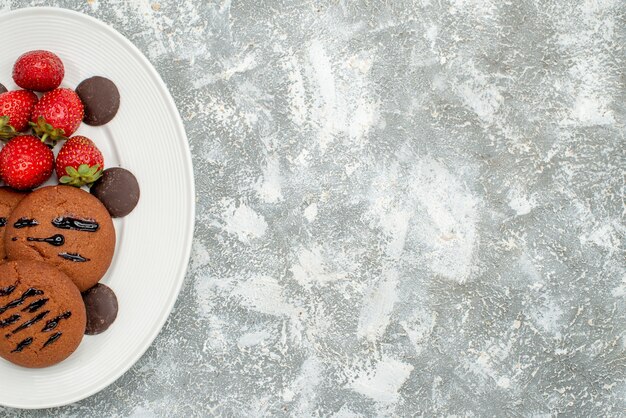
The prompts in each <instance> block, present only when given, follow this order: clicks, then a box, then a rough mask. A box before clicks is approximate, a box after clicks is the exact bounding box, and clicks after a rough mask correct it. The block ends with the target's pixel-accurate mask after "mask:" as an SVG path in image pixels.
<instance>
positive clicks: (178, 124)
mask: <svg viewBox="0 0 626 418" xmlns="http://www.w3.org/2000/svg"><path fill="white" fill-rule="evenodd" d="M31 13H43V14H45V13H58V14H65V15H68V16H71V18H75V19H85V20H87V21H88V22H89V23H91V24H93V25H97V26H99V27H100V28H102V29H103V30H104V31H106V32H107V33H108V34H109V35H111V36H113V37H114V38H116V39H117V40H118V41H120V42H121V43H122V44H124V45H125V46H126V47H127V48H129V49H130V50H131V51H132V52H133V53H134V54H135V55H136V56H137V59H138V60H139V61H140V62H141V63H142V64H143V66H144V67H145V69H146V70H147V71H148V73H149V75H150V76H151V77H152V78H153V79H154V80H155V81H156V83H157V84H158V86H159V87H160V88H161V89H162V91H163V92H164V96H165V105H166V107H167V108H168V110H169V111H170V112H171V114H172V116H173V119H174V120H175V127H174V128H175V129H176V131H177V132H178V134H179V135H180V137H181V138H183V139H185V140H184V141H181V142H182V144H181V145H182V147H183V158H184V160H185V163H186V164H185V167H184V168H183V171H184V173H185V175H186V177H187V179H188V180H189V181H187V182H186V183H187V187H188V191H189V193H190V196H191V199H190V201H189V208H188V213H187V216H189V218H188V219H189V220H190V222H189V223H188V231H187V234H186V235H187V237H188V238H187V239H186V240H185V243H184V248H183V260H182V261H184V263H182V262H181V264H180V265H181V267H179V271H178V274H177V275H176V278H177V283H176V287H175V291H174V292H172V294H171V296H170V298H169V300H168V301H167V303H166V304H165V305H164V309H163V310H162V311H161V316H160V318H159V319H158V321H157V326H155V327H154V328H153V329H152V331H151V332H150V333H149V334H147V335H146V338H145V343H144V344H143V346H140V349H139V350H137V353H136V354H135V355H133V356H129V357H128V358H127V359H126V361H125V362H123V363H122V366H121V367H120V368H119V370H117V371H116V372H115V373H113V374H112V375H111V377H110V378H109V379H106V380H103V382H102V383H101V384H99V385H97V386H95V387H94V388H93V389H91V390H88V391H87V392H85V393H82V394H79V395H77V396H73V397H70V398H67V399H63V400H59V401H58V402H48V403H46V404H38V405H27V404H11V403H6V402H5V401H2V400H0V406H3V407H7V408H15V409H23V410H36V409H46V408H58V407H62V406H66V405H70V404H73V403H76V402H78V401H81V400H83V399H86V398H89V397H91V396H93V395H95V394H97V393H99V392H101V391H102V390H104V389H106V388H107V387H108V386H110V385H111V384H113V383H115V382H116V381H117V380H118V379H119V378H121V377H122V376H123V375H124V374H126V372H128V371H129V370H130V369H131V368H132V367H133V366H134V365H135V364H136V363H137V362H138V361H139V360H140V359H141V358H142V357H143V355H144V354H145V353H146V351H148V349H149V348H150V347H151V346H152V344H153V343H154V340H155V339H156V338H157V336H158V335H159V334H160V333H161V331H162V330H163V327H164V325H165V323H166V322H167V320H168V318H169V317H170V315H171V313H172V310H173V309H174V305H175V303H176V301H177V300H178V296H179V295H180V291H181V289H182V286H183V284H184V282H185V278H186V276H187V272H188V270H189V263H190V257H191V249H192V245H193V237H194V231H195V222H196V216H195V215H196V199H195V196H196V191H195V178H194V172H193V160H192V158H191V149H190V146H189V138H188V137H187V133H186V131H185V126H184V124H183V121H182V118H181V116H180V112H179V111H178V108H177V107H176V102H175V101H174V98H173V97H172V94H171V92H170V90H169V89H168V87H167V84H165V82H164V81H163V79H162V78H161V75H160V74H159V72H158V71H157V70H156V68H155V67H154V65H153V64H152V63H151V62H150V60H149V59H148V58H147V57H146V56H145V54H144V53H143V52H142V51H141V50H140V49H139V48H138V47H137V46H136V45H135V44H134V43H133V42H131V41H130V40H129V39H128V38H127V37H125V36H124V35H123V34H122V33H120V32H119V31H118V30H117V29H115V28H114V27H113V26H111V25H109V24H107V23H106V22H103V21H101V20H99V19H97V18H95V17H93V16H90V15H88V14H85V13H82V12H79V11H76V10H72V9H66V8H63V7H53V6H29V7H23V8H19V9H14V10H9V11H6V12H2V13H0V20H1V19H7V18H11V17H14V16H16V15H28V14H31Z"/></svg>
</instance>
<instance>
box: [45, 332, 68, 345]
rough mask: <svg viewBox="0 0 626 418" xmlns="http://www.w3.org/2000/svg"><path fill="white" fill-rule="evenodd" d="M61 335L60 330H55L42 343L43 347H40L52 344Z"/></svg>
mask: <svg viewBox="0 0 626 418" xmlns="http://www.w3.org/2000/svg"><path fill="white" fill-rule="evenodd" d="M61 335H63V333H62V332H55V333H54V334H52V335H51V336H50V338H48V341H46V342H45V343H43V347H42V348H46V347H47V346H49V345H50V344H52V343H53V342H55V341H56V340H58V339H59V338H61Z"/></svg>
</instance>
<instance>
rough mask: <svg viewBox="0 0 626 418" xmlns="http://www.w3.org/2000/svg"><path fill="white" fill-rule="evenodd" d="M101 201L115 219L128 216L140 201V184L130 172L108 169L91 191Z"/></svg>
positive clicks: (115, 168)
mask: <svg viewBox="0 0 626 418" xmlns="http://www.w3.org/2000/svg"><path fill="white" fill-rule="evenodd" d="M90 192H91V194H92V195H94V196H95V197H97V198H98V199H100V201H101V202H102V203H103V204H104V206H105V207H106V208H107V210H108V211H109V213H110V214H111V216H112V217H113V218H121V217H122V216H126V215H128V214H129V213H130V212H131V211H132V210H133V209H134V208H135V206H137V202H138V201H139V183H137V179H136V178H135V176H134V175H133V173H131V172H130V171H128V170H125V169H123V168H121V167H112V168H107V169H106V170H104V171H103V172H102V177H100V178H99V179H98V180H97V181H96V182H95V183H94V184H93V185H92V186H91V189H90Z"/></svg>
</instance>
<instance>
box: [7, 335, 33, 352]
mask: <svg viewBox="0 0 626 418" xmlns="http://www.w3.org/2000/svg"><path fill="white" fill-rule="evenodd" d="M32 343H33V337H28V338H26V339H25V340H22V341H20V342H19V343H18V344H17V347H15V350H13V351H11V352H12V353H19V352H20V351H22V350H23V349H25V348H26V347H28V346H29V345H31V344H32Z"/></svg>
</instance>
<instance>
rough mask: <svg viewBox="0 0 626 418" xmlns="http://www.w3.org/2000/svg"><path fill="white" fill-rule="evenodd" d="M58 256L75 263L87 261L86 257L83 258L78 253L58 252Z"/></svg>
mask: <svg viewBox="0 0 626 418" xmlns="http://www.w3.org/2000/svg"><path fill="white" fill-rule="evenodd" d="M59 257H61V258H65V259H66V260H70V261H74V262H76V263H84V262H85V261H89V259H88V258H85V257H83V256H82V255H80V254H78V253H59Z"/></svg>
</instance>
